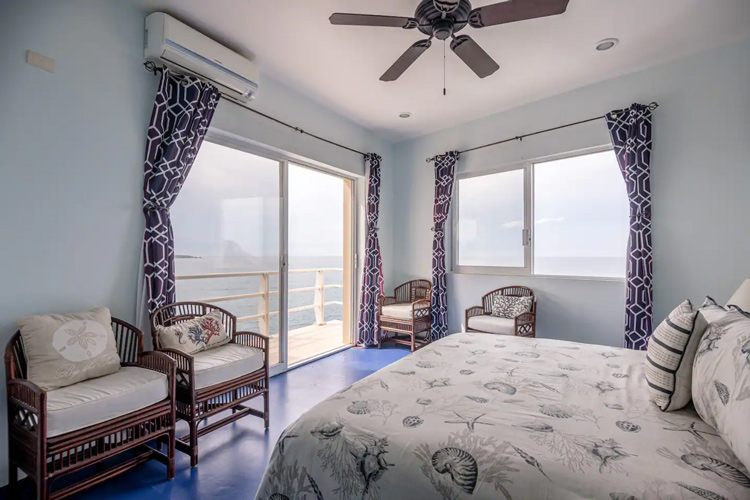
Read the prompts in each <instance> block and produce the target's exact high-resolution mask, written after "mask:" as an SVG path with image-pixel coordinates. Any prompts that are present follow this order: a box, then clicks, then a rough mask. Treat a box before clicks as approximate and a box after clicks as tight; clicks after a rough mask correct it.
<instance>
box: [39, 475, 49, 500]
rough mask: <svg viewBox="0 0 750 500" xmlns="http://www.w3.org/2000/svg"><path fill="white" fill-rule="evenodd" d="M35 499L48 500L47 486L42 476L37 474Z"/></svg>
mask: <svg viewBox="0 0 750 500" xmlns="http://www.w3.org/2000/svg"><path fill="white" fill-rule="evenodd" d="M36 498H37V500H49V485H48V484H47V478H46V477H44V474H39V477H37V479H36Z"/></svg>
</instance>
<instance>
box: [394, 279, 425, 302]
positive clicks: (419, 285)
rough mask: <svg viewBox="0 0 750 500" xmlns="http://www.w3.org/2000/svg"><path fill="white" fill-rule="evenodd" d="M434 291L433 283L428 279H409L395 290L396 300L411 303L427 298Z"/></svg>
mask: <svg viewBox="0 0 750 500" xmlns="http://www.w3.org/2000/svg"><path fill="white" fill-rule="evenodd" d="M431 292H432V283H431V282H430V281H428V280H412V281H407V282H406V283H403V284H401V285H399V286H397V287H396V288H395V289H394V290H393V295H394V296H395V297H396V302H399V303H411V302H414V301H415V300H420V299H426V298H429V297H430V293H431Z"/></svg>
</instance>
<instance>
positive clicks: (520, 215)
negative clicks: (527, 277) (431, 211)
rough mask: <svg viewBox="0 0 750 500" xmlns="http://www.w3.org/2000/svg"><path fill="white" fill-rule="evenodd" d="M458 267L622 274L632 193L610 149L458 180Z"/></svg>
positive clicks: (512, 271)
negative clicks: (628, 196)
mask: <svg viewBox="0 0 750 500" xmlns="http://www.w3.org/2000/svg"><path fill="white" fill-rule="evenodd" d="M456 196H457V203H456V209H457V210H456V213H455V215H454V224H455V225H454V234H455V245H454V270H455V271H457V272H486V273H496V274H536V275H546V276H549V275H553V276H576V277H600V278H623V277H624V276H625V269H626V250H627V239H628V225H629V218H628V210H629V208H628V198H627V193H626V192H625V183H624V181H623V179H622V174H621V173H620V169H619V166H618V165H617V160H616V158H615V154H614V152H613V151H612V150H606V151H599V152H595V153H589V154H582V155H577V156H565V157H560V158H557V159H553V160H545V161H538V162H529V163H526V164H524V165H520V166H518V165H517V166H515V167H513V168H511V169H507V170H504V171H500V172H493V173H489V174H483V175H474V176H471V177H468V176H467V177H460V178H459V179H458V183H457V188H456Z"/></svg>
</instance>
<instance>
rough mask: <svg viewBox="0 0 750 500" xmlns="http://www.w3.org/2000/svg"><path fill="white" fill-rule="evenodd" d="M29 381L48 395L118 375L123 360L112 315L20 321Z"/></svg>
mask: <svg viewBox="0 0 750 500" xmlns="http://www.w3.org/2000/svg"><path fill="white" fill-rule="evenodd" d="M17 323H18V327H19V330H20V331H21V340H22V342H23V350H24V353H25V355H26V363H27V367H28V370H27V377H28V379H29V380H30V381H32V382H34V383H35V384H36V385H38V386H39V387H40V388H42V389H44V390H45V391H52V390H55V389H59V388H61V387H66V386H69V385H73V384H77V383H78V382H83V381H84V380H88V379H91V378H96V377H102V376H104V375H109V374H112V373H115V372H116V371H117V370H119V369H120V356H119V355H118V354H117V342H116V341H115V334H114V332H113V331H112V315H111V314H110V312H109V309H107V308H106V307H101V308H99V309H92V310H91V311H87V312H79V313H71V314H48V315H40V316H27V317H25V318H21V319H19V320H18V322H17Z"/></svg>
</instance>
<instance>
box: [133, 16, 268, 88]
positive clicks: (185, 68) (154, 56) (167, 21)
mask: <svg viewBox="0 0 750 500" xmlns="http://www.w3.org/2000/svg"><path fill="white" fill-rule="evenodd" d="M145 43H146V46H145V51H144V52H145V57H146V60H147V61H151V62H154V63H156V64H160V65H165V66H167V67H168V68H170V69H172V70H174V71H176V72H178V73H185V74H190V75H194V76H197V77H199V78H202V79H204V80H207V81H209V82H211V83H213V84H214V85H216V86H217V87H218V88H219V90H221V91H222V93H224V94H226V95H228V96H230V97H233V98H235V99H238V100H240V101H242V102H248V101H251V100H253V99H255V97H256V96H257V95H258V90H259V87H260V75H259V72H258V67H257V66H256V65H255V63H254V62H253V61H250V60H249V59H247V58H246V57H243V56H241V55H240V54H238V53H236V52H234V51H232V50H230V49H228V48H226V47H224V46H223V45H221V44H220V43H218V42H216V41H215V40H212V39H210V38H209V37H207V36H206V35H204V34H202V33H200V32H198V31H196V30H194V29H193V28H191V27H190V26H188V25H186V24H184V23H182V22H180V21H178V20H177V19H175V18H173V17H171V16H169V15H167V14H165V13H163V12H154V13H153V14H149V15H148V16H147V17H146V36H145Z"/></svg>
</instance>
